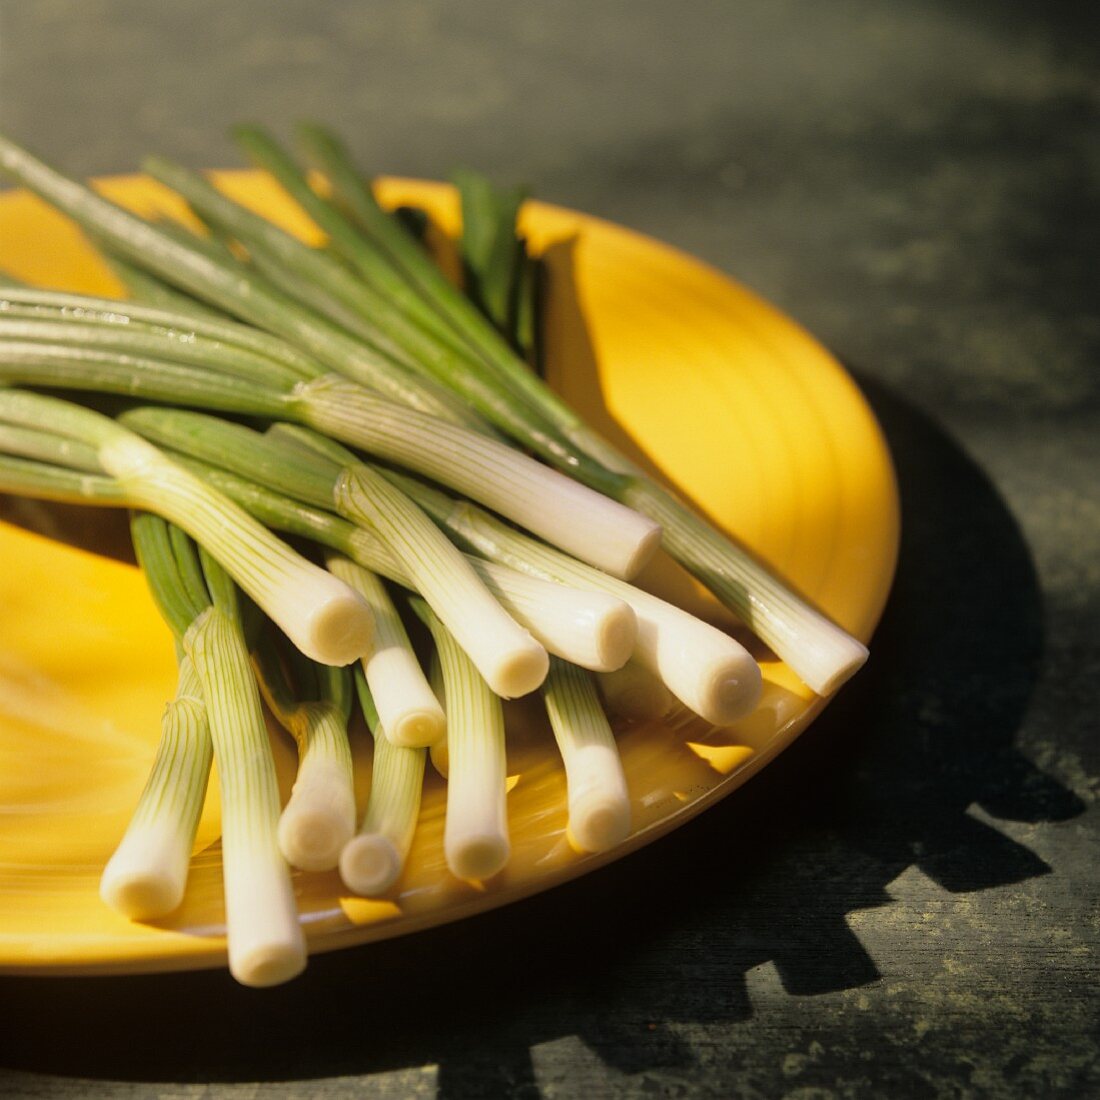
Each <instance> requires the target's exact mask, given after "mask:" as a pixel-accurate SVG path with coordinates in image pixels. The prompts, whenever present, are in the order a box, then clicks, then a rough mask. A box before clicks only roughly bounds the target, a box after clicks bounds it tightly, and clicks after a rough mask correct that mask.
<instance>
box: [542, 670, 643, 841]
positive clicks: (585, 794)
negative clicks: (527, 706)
mask: <svg viewBox="0 0 1100 1100" xmlns="http://www.w3.org/2000/svg"><path fill="white" fill-rule="evenodd" d="M542 695H543V700H544V702H545V703H546V714H547V716H548V717H549V719H550V727H551V729H553V731H554V739H555V740H556V741H557V743H558V749H559V751H560V752H561V758H562V762H563V763H564V765H565V782H566V787H567V790H568V798H569V827H568V830H567V833H568V837H569V840H570V843H571V844H572V845H573V846H574V847H575V848H578V849H580V851H582V852H605V851H607V850H608V849H609V848H614V847H615V845H616V844H620V843H621V842H622V841H624V840H625V839H626V838H627V836H628V835H629V833H630V796H629V795H628V794H627V789H626V776H625V775H624V774H623V764H622V760H621V759H620V758H619V747H618V745H616V744H615V737H614V735H613V734H612V732H611V727H610V726H609V725H608V722H607V717H606V715H605V714H604V712H603V708H602V707H601V706H600V700H599V697H598V696H597V695H596V688H595V685H594V684H593V683H592V676H591V673H588V672H585V671H584V670H583V669H579V668H577V667H576V666H575V665H569V664H566V663H565V662H563V661H556V660H555V661H552V662H551V663H550V675H549V676H547V678H546V683H545V684H544V685H543V687H542Z"/></svg>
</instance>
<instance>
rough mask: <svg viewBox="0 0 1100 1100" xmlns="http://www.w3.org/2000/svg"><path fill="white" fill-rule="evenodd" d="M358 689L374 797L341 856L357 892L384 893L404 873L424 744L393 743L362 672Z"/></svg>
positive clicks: (345, 874)
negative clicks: (369, 743) (369, 739)
mask: <svg viewBox="0 0 1100 1100" xmlns="http://www.w3.org/2000/svg"><path fill="white" fill-rule="evenodd" d="M355 687H356V689H357V691H358V693H359V701H360V704H361V706H362V708H363V714H364V716H365V717H366V719H367V725H368V727H369V728H370V732H371V736H372V737H373V738H374V760H373V763H372V765H371V785H370V797H369V799H368V801H367V808H366V812H365V813H364V814H363V822H362V824H361V825H360V827H359V833H358V835H357V836H355V837H354V838H353V839H352V840H350V841H349V842H348V843H347V844H346V845H345V846H344V850H343V852H342V853H341V855H340V877H341V878H342V879H343V880H344V883H345V884H346V885H347V887H348V889H350V890H354V891H355V892H356V893H357V894H365V895H367V896H368V897H369V896H377V895H379V894H384V893H385V892H386V891H387V890H388V889H389V888H390V887H391V886H392V885H393V884H394V883H395V882H396V881H397V879H398V878H399V877H400V875H401V871H402V869H403V868H404V866H405V861H406V860H407V859H408V855H409V849H410V848H411V847H412V841H413V836H414V834H415V833H416V820H417V817H418V816H419V814H420V796H421V792H422V791H423V788H424V759H425V756H426V755H427V754H426V752H425V751H424V749H423V748H405V747H402V746H399V745H395V744H394V743H393V742H392V741H391V740H390V738H389V736H388V734H387V731H386V729H385V727H384V726H383V725H382V722H381V720H380V719H379V716H378V711H377V709H376V708H375V705H374V701H373V699H372V698H371V692H370V688H369V687H368V686H367V681H366V679H365V677H364V675H363V673H362V671H361V670H359V669H356V671H355Z"/></svg>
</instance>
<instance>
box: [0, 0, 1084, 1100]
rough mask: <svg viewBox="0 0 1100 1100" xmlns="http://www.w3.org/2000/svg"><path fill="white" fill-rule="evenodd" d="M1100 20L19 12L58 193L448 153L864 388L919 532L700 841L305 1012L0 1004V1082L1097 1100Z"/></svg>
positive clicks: (96, 1089) (308, 993) (285, 5)
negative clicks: (274, 132)
mask: <svg viewBox="0 0 1100 1100" xmlns="http://www.w3.org/2000/svg"><path fill="white" fill-rule="evenodd" d="M1095 23H1096V21H1095V17H1094V16H1092V15H1091V12H1090V8H1089V6H1088V5H1073V4H1070V3H1048V4H1044V5H1036V4H1026V3H1023V2H1021V0H1006V2H1003V3H1000V4H996V5H993V4H989V5H984V4H967V5H961V4H958V3H949V2H947V0H942V2H933V0H910V2H906V3H894V4H882V3H871V2H869V0H851V2H847V3H830V4H823V3H813V2H811V0H772V2H768V0H742V2H739V3H736V4H733V3H720V2H717V0H715V2H709V3H708V2H702V0H689V2H683V3H659V2H655V0H632V2H629V3H628V2H617V3H582V2H580V0H556V2H555V3H552V4H550V3H527V4H508V3H503V2H501V3H467V4H455V3H446V2H442V0H429V2H423V0H422V2H418V3H409V2H404V0H400V2H390V3H327V4H316V3H308V2H305V0H284V2H279V3H275V4H269V3H261V2H259V0H246V2H242V0H237V2H235V3H229V4H226V3H215V2H193V0H179V2H177V3H174V4H159V5H153V4H149V3H144V2H141V0H79V2H78V0H36V2H34V3H31V2H29V0H3V3H0V127H2V128H3V129H4V131H5V132H7V133H10V134H11V135H12V136H14V137H16V138H18V139H21V140H22V141H24V142H26V143H27V144H30V145H31V146H33V147H34V148H36V149H38V150H39V151H40V152H41V153H43V154H44V155H46V156H47V157H48V158H51V159H53V160H54V161H56V162H57V163H58V164H59V165H61V166H62V167H64V168H66V169H67V170H69V171H72V172H74V173H89V174H90V173H104V172H117V171H126V170H130V169H132V168H134V167H136V165H137V163H138V160H139V157H140V154H141V153H142V151H145V150H150V149H159V150H162V151H165V152H169V153H171V154H173V155H175V156H177V157H179V158H180V159H183V160H185V161H188V162H190V163H192V164H194V165H197V166H198V165H204V166H205V165H228V164H233V163H236V162H237V158H236V156H235V154H234V152H233V150H232V149H231V147H230V146H229V144H228V143H227V141H226V140H225V138H224V136H223V128H224V124H226V123H228V122H229V121H231V120H237V119H240V118H258V119H261V120H264V121H267V122H271V123H274V124H278V123H281V122H283V121H284V120H286V119H289V118H295V117H299V116H307V115H313V116H319V117H323V118H326V119H328V120H330V121H331V122H333V123H334V124H336V125H338V126H339V127H340V128H341V129H342V130H343V131H345V132H346V133H347V134H348V135H349V136H350V137H351V139H352V141H353V143H354V145H355V146H356V148H357V150H358V152H359V153H360V154H361V157H362V159H363V160H364V162H365V163H368V164H370V165H372V166H374V167H376V168H377V169H378V170H383V171H387V172H391V173H404V174H410V175H421V176H428V177H439V176H443V175H445V174H446V173H447V172H448V171H449V169H450V168H451V167H453V166H454V165H456V164H457V163H459V162H469V163H472V164H474V165H477V166H479V167H482V168H484V169H487V170H489V171H490V172H492V173H493V174H494V175H495V176H497V177H498V178H499V179H501V180H515V179H522V180H527V181H529V182H530V183H532V184H533V185H534V186H535V188H536V189H537V191H538V193H539V194H540V195H541V196H543V197H545V198H548V199H551V200H554V201H557V202H562V203H565V204H569V205H573V206H576V207H579V208H582V209H586V210H589V211H592V212H595V213H598V214H602V215H605V216H607V217H610V218H614V219H616V220H619V221H622V222H625V223H627V224H630V225H632V226H635V227H637V228H639V229H642V230H644V231H647V232H649V233H652V234H654V235H656V236H658V237H661V238H663V239H665V240H668V241H671V242H673V243H675V244H678V245H680V246H682V247H685V248H687V249H689V250H690V251H693V252H695V253H697V254H699V255H701V256H703V257H705V258H706V259H708V260H710V261H711V262H713V263H715V264H716V265H718V266H719V267H721V268H723V269H725V270H727V271H729V272H731V273H732V274H734V275H736V276H737V277H738V278H740V279H742V280H743V281H745V282H747V283H749V284H751V285H752V286H754V287H756V288H757V289H759V290H760V291H761V292H763V293H764V294H765V295H766V296H768V297H769V298H771V299H772V300H773V301H775V302H776V303H777V304H779V305H780V306H781V307H783V308H784V309H786V310H787V311H789V312H790V313H792V314H793V315H794V316H796V317H798V318H799V319H800V320H802V321H803V322H804V323H805V324H806V325H807V326H808V327H809V328H810V329H811V330H813V331H814V332H815V333H817V335H818V336H819V337H821V339H822V340H823V341H824V342H825V343H826V344H828V345H829V346H830V347H831V348H832V349H833V350H834V351H835V352H836V353H837V354H838V355H839V356H840V357H841V358H842V359H843V360H844V361H845V362H846V363H847V364H848V365H849V366H850V367H851V368H852V370H853V371H854V372H855V373H856V375H857V377H858V379H859V380H860V382H861V384H863V385H864V387H865V389H866V392H867V394H868V396H869V397H870V399H871V401H872V403H873V404H874V405H875V408H876V410H877V411H878V412H879V414H880V416H881V418H882V421H883V424H884V426H885V428H886V431H887V434H888V436H889V439H890V443H891V446H892V448H893V450H894V454H895V457H896V460H897V463H898V468H899V475H900V479H901V484H902V491H903V508H904V514H905V518H906V529H905V537H904V545H903V552H902V558H901V564H900V569H899V575H898V583H897V589H896V592H895V594H894V597H893V599H892V601H891V604H890V607H889V609H888V612H887V615H886V618H885V619H884V622H883V625H882V628H881V630H880V633H879V636H878V638H877V641H876V643H875V657H874V661H873V663H872V664H871V665H870V666H869V667H868V669H867V670H866V672H865V674H864V675H863V676H861V677H860V679H859V681H858V682H857V683H855V684H853V685H852V686H851V687H850V688H849V689H847V690H846V691H845V693H844V694H843V696H842V698H841V699H840V700H839V701H838V703H837V704H836V705H835V707H834V708H832V709H831V710H830V712H829V713H828V714H827V715H826V716H825V718H824V719H823V720H822V721H821V722H820V723H819V724H818V725H816V726H815V727H814V728H813V729H812V730H811V731H810V732H809V733H808V734H807V735H806V736H805V737H804V738H803V739H802V740H801V741H800V742H799V743H798V744H797V745H796V746H795V747H794V748H793V749H792V750H791V751H790V752H789V753H788V754H787V755H786V756H785V757H784V758H782V759H781V760H780V761H779V762H778V763H777V764H776V765H774V766H773V767H772V768H770V769H768V771H767V772H765V773H764V774H763V775H762V776H760V777H759V778H758V779H757V780H754V781H753V783H752V784H750V785H749V786H748V787H747V788H746V789H745V790H744V791H743V792H741V793H739V794H738V795H737V796H736V797H734V798H733V799H731V800H729V801H728V802H727V803H725V804H723V805H721V806H719V807H717V808H716V809H715V810H713V811H712V812H710V813H708V814H707V815H705V816H704V817H703V818H702V819H700V820H698V821H696V822H694V823H693V824H692V825H690V826H689V827H687V828H685V829H684V830H682V831H681V832H679V833H677V834H675V835H673V836H671V837H669V838H667V839H666V840H664V841H662V842H660V843H658V844H656V845H654V846H653V847H651V848H650V849H648V850H646V851H645V852H643V853H640V854H638V855H636V856H633V857H631V858H630V859H628V860H626V861H624V862H622V863H620V864H618V865H615V866H614V867H612V868H610V869H608V870H607V871H606V872H603V873H601V874H599V875H597V876H592V877H591V878H590V879H588V880H585V881H581V882H578V883H574V884H572V885H570V886H567V887H564V888H562V889H559V890H557V891H554V892H552V893H551V894H548V895H545V896H543V897H539V898H535V899H532V900H530V901H528V902H525V903H522V904H520V905H516V906H513V907H511V908H509V909H507V910H504V911H501V912H498V913H495V914H490V915H488V916H485V917H482V918H478V919H476V920H473V921H469V922H466V923H464V924H460V925H457V926H452V927H449V928H444V929H440V930H438V931H435V932H432V933H429V934H423V935H419V936H416V937H412V938H409V939H405V940H402V941H399V942H396V943H393V944H389V945H384V946H380V947H374V948H364V949H359V950H353V951H346V952H342V953H340V954H338V955H333V956H329V957H322V958H318V959H316V960H314V962H313V963H312V965H311V967H310V970H309V972H308V974H307V975H306V976H305V977H304V978H303V979H301V980H300V981H298V982H297V983H295V984H293V985H291V986H289V987H286V988H285V989H279V990H275V991H271V992H267V993H263V994H257V993H254V992H249V991H245V990H242V989H239V988H236V987H234V986H233V985H232V983H231V982H230V981H229V979H228V978H227V977H225V976H224V975H220V974H192V975H175V976H168V977H150V978H133V979H99V980H86V981H70V980H49V981H47V980H30V979H15V978H6V979H0V1001H2V1003H3V1005H4V1023H3V1027H2V1028H0V1066H3V1067H4V1069H3V1070H0V1091H3V1092H4V1093H5V1094H7V1095H12V1096H27V1097H47V1096H49V1097H53V1096H63V1095H65V1096H68V1095H71V1096H78V1095H79V1096H84V1095H109V1096H119V1097H134V1098H137V1097H164V1098H169V1097H172V1098H175V1097H180V1098H182V1097H187V1098H189V1100H190V1098H197V1097H213V1096H219V1097H220V1096H227V1097H242V1098H243V1097H252V1096H258V1095H261V1094H262V1095H264V1096H271V1097H283V1096H286V1097H292V1096H293V1097H334V1096H344V1095H348V1096H351V1095H371V1096H374V1095H377V1096H383V1097H388V1096H394V1097H398V1096H401V1097H403V1096H411V1095H416V1096H429V1097H430V1096H439V1097H447V1098H452V1097H498V1096H520V1097H536V1096H541V1097H544V1098H547V1100H549V1098H552V1097H562V1098H571V1097H578V1096H595V1095H609V1096H623V1097H628V1096H689V1095H690V1096H695V1095H699V1096H714V1097H729V1096H745V1097H787V1098H789V1100H824V1098H833V1097H838V1098H839V1097H874V1096H890V1097H909V1096H913V1097H945V1098H946V1097H951V1098H955V1097H987V1096H988V1097H1002V1096H1023V1097H1038V1096H1044V1097H1084V1096H1089V1095H1100V1064H1098V1058H1097V1054H1098V1051H1097V1035H1098V1034H1100V1019H1098V1017H1100V1012H1098V998H1097V977H1098V966H1097V955H1096V952H1097V945H1098V940H1100V917H1098V904H1097V903H1098V900H1100V886H1098V879H1097V871H1096V866H1097V854H1098V844H1097V811H1096V798H1097V793H1098V778H1097V777H1098V776H1100V758H1098V757H1100V753H1098V749H1097V741H1096V736H1095V732H1096V707H1097V690H1096V685H1097V682H1098V679H1100V646H1098V628H1097V624H1098V622H1100V564H1098V563H1100V497H1098V490H1097V482H1098V478H1100V442H1098V440H1100V424H1098V416H1097V407H1098V393H1097V386H1098V378H1100V372H1098V369H1097V367H1098V345H1100V317H1098V313H1097V309H1096V303H1097V296H1098V295H1097V291H1098V279H1097V270H1096V262H1097V255H1098V253H1100V248H1098V245H1100V229H1098V226H1100V218H1098V214H1100V201H1098V199H1100V195H1098V191H1100V142H1098V141H1097V134H1098V132H1100V129H1098V125H1097V124H1098V112H1097V99H1098V91H1097V89H1098V87H1100V82H1098V80H1097V68H1098V66H1097V63H1096V62H1097V57H1096V52H1097V50H1096V43H1097V42H1098V41H1100V36H1098V35H1097V34H1096V30H1097V27H1096V25H1095ZM838 751H839V754H840V763H839V766H838V765H837V764H835V763H834V762H833V760H834V754H836V753H837V752H838ZM827 761H828V765H826V762H827ZM748 839H751V842H752V843H751V847H752V853H751V854H746V848H747V847H748V845H747V844H746V843H744V841H746V840H748Z"/></svg>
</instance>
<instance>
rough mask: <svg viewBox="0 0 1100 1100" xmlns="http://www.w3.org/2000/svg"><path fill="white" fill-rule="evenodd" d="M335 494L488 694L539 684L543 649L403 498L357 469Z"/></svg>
mask: <svg viewBox="0 0 1100 1100" xmlns="http://www.w3.org/2000/svg"><path fill="white" fill-rule="evenodd" d="M333 496H334V501H335V506H336V510H337V511H338V512H339V513H340V514H341V515H343V516H346V517H347V518H348V519H351V520H353V521H354V522H357V523H361V524H366V525H368V526H369V527H370V528H371V529H372V530H374V531H375V532H376V533H377V534H378V537H379V538H380V539H381V540H382V541H383V542H385V543H386V544H387V545H388V546H389V547H390V549H391V550H392V551H393V552H394V553H395V554H396V555H397V557H398V558H400V559H401V561H402V563H403V564H404V566H405V568H406V569H407V570H408V573H409V576H410V578H411V579H412V582H413V584H414V585H415V586H416V588H417V590H418V591H419V592H420V594H421V595H422V596H423V597H424V599H425V600H426V601H427V603H428V604H429V605H430V606H431V608H432V610H433V611H434V612H435V614H436V615H438V616H439V618H440V620H441V621H442V622H443V623H445V624H446V627H447V630H448V631H449V632H450V633H451V634H453V635H454V637H455V638H456V639H457V640H458V643H459V645H461V647H462V648H463V649H464V650H465V651H466V652H467V653H468V654H469V656H470V659H471V660H472V661H473V663H474V664H475V666H476V667H477V668H478V670H479V672H480V673H481V675H482V676H483V677H484V678H485V680H486V682H487V683H488V684H489V685H490V686H491V688H492V689H493V691H495V692H496V693H497V694H498V695H501V696H503V697H504V698H506V699H510V698H513V697H515V696H518V695H526V694H527V693H528V692H530V691H534V690H535V689H536V688H537V687H538V686H539V684H541V683H542V681H543V680H544V679H545V678H546V672H547V669H548V668H549V666H550V660H549V657H548V655H547V653H546V650H545V649H543V647H542V646H541V645H539V643H538V642H536V641H535V639H534V638H532V637H531V635H530V633H528V631H526V630H525V629H524V628H523V627H521V626H520V625H519V624H518V623H517V622H516V621H515V620H514V619H513V618H512V617H511V616H510V615H509V614H508V613H507V612H506V611H505V610H504V609H503V608H502V607H501V606H500V604H498V603H497V602H496V600H495V599H493V597H492V595H491V594H490V593H489V590H488V589H487V588H486V587H485V585H484V584H483V583H482V582H481V580H480V579H479V578H478V576H477V574H476V573H475V572H474V570H473V568H472V567H471V566H470V564H469V562H467V560H466V559H465V557H463V555H462V554H461V553H460V552H459V550H458V549H457V548H456V547H455V546H454V545H453V544H452V543H451V542H450V541H449V540H448V539H447V537H446V536H445V535H444V534H443V533H442V532H441V531H440V530H439V529H438V528H437V527H436V526H435V524H433V523H432V521H431V520H430V519H428V517H427V516H426V515H425V514H424V513H423V512H422V511H421V510H420V509H419V508H418V507H417V506H416V505H415V504H413V502H412V501H410V500H409V499H408V497H406V496H405V494H404V493H402V492H401V491H400V490H399V489H397V488H395V487H394V486H393V485H391V484H390V483H389V482H388V481H387V480H386V479H385V478H384V477H382V476H381V475H380V474H378V473H376V472H375V471H374V470H372V469H370V468H369V467H367V466H363V465H361V464H357V465H355V466H348V467H346V468H345V469H344V470H343V471H342V473H341V474H340V477H339V480H338V483H337V485H336V488H335V491H334V494H333Z"/></svg>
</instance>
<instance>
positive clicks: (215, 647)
mask: <svg viewBox="0 0 1100 1100" xmlns="http://www.w3.org/2000/svg"><path fill="white" fill-rule="evenodd" d="M204 566H205V567H206V570H207V577H208V579H210V580H212V579H213V578H212V573H213V572H214V571H215V570H216V567H215V566H213V565H212V564H211V562H210V560H209V559H207V560H206V561H205V562H204ZM211 586H212V588H213V589H214V597H215V604H214V606H212V607H209V608H207V610H206V611H204V612H203V613H202V614H201V615H200V616H199V617H198V618H197V619H196V620H195V621H194V622H193V623H192V624H191V626H190V627H189V628H188V630H187V632H186V634H185V635H184V637H183V647H184V650H185V652H186V653H187V655H188V656H189V657H190V658H191V660H192V661H193V662H194V666H195V672H196V673H197V675H198V678H199V680H200V682H201V684H202V693H203V698H204V699H205V700H206V708H207V714H208V715H209V720H210V733H211V736H212V738H213V741H214V756H215V759H216V760H217V764H218V782H219V787H220V790H221V804H222V868H223V871H222V874H223V878H224V885H225V921H226V937H227V939H228V946H229V969H230V972H231V973H232V974H233V976H234V977H235V978H236V979H237V980H238V981H239V982H241V983H242V984H244V985H252V986H268V985H275V984H277V983H279V982H284V981H287V980H288V979H290V978H293V977H294V976H295V975H296V974H298V973H300V972H301V970H302V969H303V968H304V967H305V964H306V947H305V938H304V937H303V935H302V929H301V926H300V924H299V922H298V913H297V906H296V904H295V900H294V890H293V887H292V886H291V882H290V874H289V871H288V869H287V865H286V861H285V860H284V859H283V854H282V852H281V851H280V849H279V841H278V824H279V788H278V784H277V782H276V779H275V766H274V762H273V760H272V758H271V745H270V742H269V741H268V736H267V727H266V726H265V724H264V718H263V712H262V711H261V709H260V693H259V690H258V688H257V686H256V680H255V677H254V676H253V674H252V667H251V665H250V663H249V657H248V649H247V647H246V645H245V641H244V637H243V635H242V633H241V629H240V625H239V621H238V618H237V611H236V607H235V604H234V598H233V597H232V596H231V595H227V593H231V591H232V588H231V586H230V585H228V584H224V583H220V582H219V583H212V585H211Z"/></svg>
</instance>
